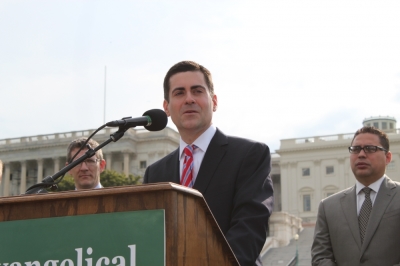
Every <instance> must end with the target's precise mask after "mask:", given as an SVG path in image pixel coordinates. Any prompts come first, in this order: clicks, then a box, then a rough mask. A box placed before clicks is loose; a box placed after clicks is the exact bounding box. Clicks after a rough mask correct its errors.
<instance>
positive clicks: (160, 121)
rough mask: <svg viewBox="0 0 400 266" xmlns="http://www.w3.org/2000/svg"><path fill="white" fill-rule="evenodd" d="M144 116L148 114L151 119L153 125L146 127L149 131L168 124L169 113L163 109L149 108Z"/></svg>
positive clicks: (159, 128)
mask: <svg viewBox="0 0 400 266" xmlns="http://www.w3.org/2000/svg"><path fill="white" fill-rule="evenodd" d="M143 116H148V117H150V119H151V125H150V126H145V127H144V128H145V129H147V130H148V131H160V130H163V129H164V128H165V127H166V126H167V123H168V117H167V114H166V113H165V112H164V111H163V110H161V109H151V110H148V111H146V112H145V113H144V114H143Z"/></svg>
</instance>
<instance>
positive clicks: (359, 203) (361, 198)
mask: <svg viewBox="0 0 400 266" xmlns="http://www.w3.org/2000/svg"><path fill="white" fill-rule="evenodd" d="M384 178H385V175H383V176H382V177H381V178H379V179H378V180H377V181H375V182H374V183H372V184H371V185H369V186H368V187H369V188H370V189H372V190H371V194H370V198H371V201H372V206H374V202H375V198H376V194H378V191H379V188H380V187H381V184H382V182H383V179H384ZM363 188H365V186H364V185H363V184H361V183H360V182H358V180H356V193H357V216H358V215H359V214H360V210H361V206H362V204H363V203H364V200H365V193H364V192H363V191H362V189H363Z"/></svg>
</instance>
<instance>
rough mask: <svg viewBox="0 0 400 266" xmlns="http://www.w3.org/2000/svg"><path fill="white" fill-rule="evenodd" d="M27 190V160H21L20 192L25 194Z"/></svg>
mask: <svg viewBox="0 0 400 266" xmlns="http://www.w3.org/2000/svg"><path fill="white" fill-rule="evenodd" d="M25 191H26V161H22V162H21V183H20V185H19V192H20V193H21V194H24V193H25Z"/></svg>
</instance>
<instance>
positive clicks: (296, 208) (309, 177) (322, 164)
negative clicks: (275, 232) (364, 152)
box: [276, 117, 400, 224]
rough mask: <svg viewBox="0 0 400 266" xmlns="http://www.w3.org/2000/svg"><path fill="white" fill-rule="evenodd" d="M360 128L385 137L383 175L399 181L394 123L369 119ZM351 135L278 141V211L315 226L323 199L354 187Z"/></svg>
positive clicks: (399, 143)
mask: <svg viewBox="0 0 400 266" xmlns="http://www.w3.org/2000/svg"><path fill="white" fill-rule="evenodd" d="M363 125H364V126H374V127H376V128H379V129H381V130H383V131H385V132H386V133H387V135H388V137H389V142H390V151H391V152H392V154H393V156H392V162H391V163H390V164H389V165H388V166H387V169H386V174H387V175H388V176H389V177H390V178H391V179H393V180H396V181H400V176H398V173H399V170H400V166H399V162H400V157H399V156H400V130H399V129H396V119H395V118H393V117H371V118H367V119H365V120H364V121H363ZM354 133H355V132H352V133H348V134H334V135H328V136H313V137H306V138H295V139H283V140H281V145H280V148H279V150H277V151H276V152H277V154H279V159H276V160H277V161H279V168H280V189H281V191H280V193H281V197H280V199H279V200H280V201H281V203H280V204H281V206H280V208H278V211H283V212H287V213H290V214H293V215H295V216H298V217H300V218H301V219H302V220H303V223H311V224H312V223H315V221H316V217H317V212H318V206H319V202H320V201H321V200H322V199H323V198H326V197H328V196H329V195H332V194H334V193H336V192H339V191H341V190H344V189H346V188H348V187H350V186H353V185H355V177H354V175H353V172H352V170H351V167H350V156H349V152H348V147H349V146H350V144H351V141H352V139H353V136H354ZM276 189H278V188H276Z"/></svg>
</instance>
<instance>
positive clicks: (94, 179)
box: [66, 138, 106, 190]
mask: <svg viewBox="0 0 400 266" xmlns="http://www.w3.org/2000/svg"><path fill="white" fill-rule="evenodd" d="M86 140H87V138H79V139H76V140H74V141H72V142H71V143H70V144H69V146H68V149H67V163H66V165H68V163H69V162H71V160H72V157H73V156H74V155H75V153H76V152H77V151H78V150H79V149H80V148H81V147H83V148H82V150H80V151H79V153H78V154H77V155H76V156H75V158H74V159H73V160H74V161H75V160H76V159H78V158H79V157H81V156H82V155H84V154H85V153H86V151H87V150H88V148H87V147H84V145H85V142H86ZM87 145H89V146H90V147H91V148H92V149H94V148H96V147H97V146H99V143H97V142H96V141H95V140H93V139H90V140H89V141H88V143H87ZM105 167H106V161H105V160H104V159H103V152H102V151H101V149H100V150H98V151H96V154H95V155H93V156H92V157H91V158H87V159H86V160H85V161H83V162H82V163H81V164H79V165H77V166H75V167H74V168H72V169H71V170H70V171H69V172H68V173H69V174H70V175H71V176H72V177H73V178H74V182H75V188H76V189H77V190H79V189H91V188H102V187H103V186H102V185H101V183H100V174H101V173H102V172H103V171H104V169H105Z"/></svg>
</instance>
